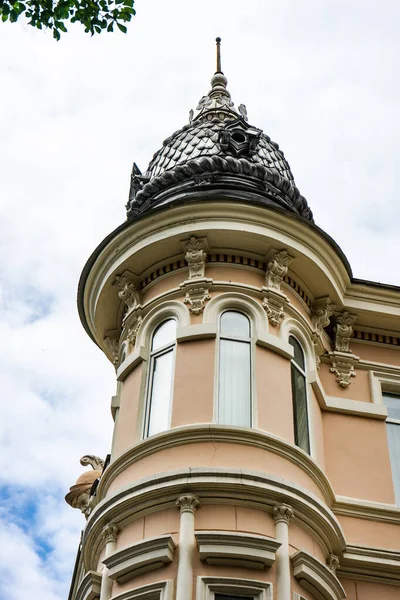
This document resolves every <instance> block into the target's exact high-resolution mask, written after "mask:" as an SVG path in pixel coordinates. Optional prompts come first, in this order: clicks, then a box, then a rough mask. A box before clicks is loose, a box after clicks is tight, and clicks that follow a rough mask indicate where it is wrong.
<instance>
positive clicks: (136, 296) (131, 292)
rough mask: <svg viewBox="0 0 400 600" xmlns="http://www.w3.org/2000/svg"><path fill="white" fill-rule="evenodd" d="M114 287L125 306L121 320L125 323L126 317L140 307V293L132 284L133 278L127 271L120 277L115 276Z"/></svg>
mask: <svg viewBox="0 0 400 600" xmlns="http://www.w3.org/2000/svg"><path fill="white" fill-rule="evenodd" d="M114 285H115V287H116V288H117V290H118V297H119V298H120V299H121V300H122V301H123V303H124V305H125V314H124V318H123V321H125V319H126V318H127V316H128V315H129V314H130V313H131V312H132V311H134V310H136V309H137V308H138V307H139V306H140V293H139V290H138V289H137V287H136V285H135V284H134V283H133V276H132V274H131V273H129V271H126V272H125V273H123V274H122V275H117V277H116V278H115V282H114Z"/></svg>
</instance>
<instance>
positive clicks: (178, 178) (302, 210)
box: [127, 71, 313, 221]
mask: <svg viewBox="0 0 400 600" xmlns="http://www.w3.org/2000/svg"><path fill="white" fill-rule="evenodd" d="M226 84H227V79H226V77H225V75H224V74H223V73H222V72H220V71H218V72H217V73H215V75H214V77H213V78H212V80H211V85H212V88H211V91H210V92H209V94H208V95H207V96H203V97H202V98H201V100H200V102H199V104H198V106H197V111H199V112H198V114H197V115H196V116H195V117H194V111H193V110H191V111H190V116H189V118H190V123H189V124H187V125H185V126H184V127H182V129H180V130H179V131H176V132H175V133H173V134H172V135H171V136H170V137H169V138H167V139H166V140H165V141H164V142H163V145H162V148H161V149H160V150H158V152H156V153H155V154H154V156H153V159H152V160H151V162H150V164H149V167H148V169H147V171H146V173H144V174H142V173H141V172H140V170H139V168H138V167H137V165H136V164H135V163H134V165H133V170H132V176H131V189H130V194H129V201H128V204H127V216H128V219H129V218H132V217H134V216H136V215H139V214H142V213H144V212H148V211H150V210H152V209H153V208H155V207H158V206H161V205H165V204H168V203H171V202H174V201H192V200H195V199H199V198H201V199H207V198H210V199H211V198H212V199H214V200H215V199H218V198H224V197H230V198H232V197H235V198H237V199H240V200H244V201H248V202H250V203H251V202H253V203H257V204H260V203H261V204H265V205H269V206H271V205H275V206H279V207H281V208H284V209H286V210H288V211H289V212H292V213H296V214H298V215H300V216H302V217H304V218H306V219H308V220H310V221H312V220H313V217H312V212H311V210H310V208H309V207H308V204H307V201H306V200H305V198H303V196H301V195H300V192H299V190H298V189H297V188H296V186H295V183H294V179H293V175H292V172H291V170H290V167H289V164H288V163H287V161H286V159H285V157H284V154H283V152H282V151H281V150H280V149H279V146H278V144H276V143H275V142H273V141H271V139H270V138H269V137H268V136H267V135H265V134H264V133H263V132H262V131H261V129H257V128H255V127H252V126H250V125H249V124H248V123H247V111H246V107H245V106H244V105H243V104H241V105H239V107H238V110H236V109H235V107H234V105H233V102H232V100H231V97H230V94H229V92H228V90H227V89H226Z"/></svg>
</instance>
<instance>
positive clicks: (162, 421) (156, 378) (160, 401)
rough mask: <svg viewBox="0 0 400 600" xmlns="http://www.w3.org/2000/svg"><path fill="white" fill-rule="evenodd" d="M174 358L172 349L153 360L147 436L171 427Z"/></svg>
mask: <svg viewBox="0 0 400 600" xmlns="http://www.w3.org/2000/svg"><path fill="white" fill-rule="evenodd" d="M173 357H174V350H173V348H172V349H171V350H169V351H168V352H165V353H164V354H160V355H159V356H157V357H156V358H153V360H152V369H153V373H152V382H151V397H150V414H149V425H148V428H147V435H153V434H154V433H159V432H160V431H165V430H166V429H168V427H169V410H170V404H171V392H172V390H171V384H172V366H173Z"/></svg>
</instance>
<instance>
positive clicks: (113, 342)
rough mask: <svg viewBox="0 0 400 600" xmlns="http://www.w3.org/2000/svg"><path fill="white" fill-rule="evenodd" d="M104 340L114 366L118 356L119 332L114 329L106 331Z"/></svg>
mask: <svg viewBox="0 0 400 600" xmlns="http://www.w3.org/2000/svg"><path fill="white" fill-rule="evenodd" d="M104 341H105V342H106V344H107V347H108V349H109V351H110V354H111V356H112V361H113V364H114V365H115V366H116V365H117V364H118V358H119V333H118V332H116V331H107V332H106V336H105V338H104Z"/></svg>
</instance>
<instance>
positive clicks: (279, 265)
mask: <svg viewBox="0 0 400 600" xmlns="http://www.w3.org/2000/svg"><path fill="white" fill-rule="evenodd" d="M293 258H294V257H293V256H291V255H290V254H289V253H288V251H287V250H279V251H278V252H275V251H273V254H271V255H269V257H267V270H266V273H265V287H266V288H267V289H269V290H276V291H277V292H279V291H280V289H281V283H282V281H283V278H284V277H285V275H286V274H287V272H288V267H289V265H290V263H291V262H292V260H293Z"/></svg>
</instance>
